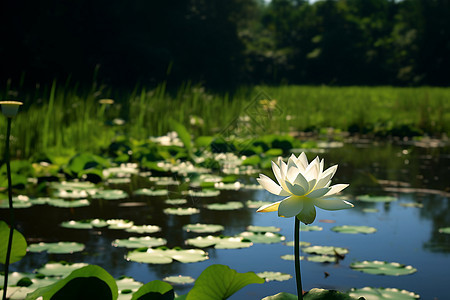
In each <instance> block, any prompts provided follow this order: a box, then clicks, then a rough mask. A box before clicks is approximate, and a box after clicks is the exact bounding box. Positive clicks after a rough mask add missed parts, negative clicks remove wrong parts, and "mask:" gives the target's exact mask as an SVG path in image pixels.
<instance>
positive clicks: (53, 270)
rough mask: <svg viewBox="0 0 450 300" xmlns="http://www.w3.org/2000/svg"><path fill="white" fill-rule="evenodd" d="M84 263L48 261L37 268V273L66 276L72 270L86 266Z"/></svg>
mask: <svg viewBox="0 0 450 300" xmlns="http://www.w3.org/2000/svg"><path fill="white" fill-rule="evenodd" d="M87 265H88V264H86V263H74V264H70V263H65V262H61V263H58V262H49V263H47V264H45V265H44V266H43V267H42V268H40V269H37V270H36V272H37V273H38V274H44V275H45V276H67V275H69V274H70V273H72V271H74V270H77V269H80V268H83V267H86V266H87Z"/></svg>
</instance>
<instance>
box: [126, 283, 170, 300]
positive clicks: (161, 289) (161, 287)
mask: <svg viewBox="0 0 450 300" xmlns="http://www.w3.org/2000/svg"><path fill="white" fill-rule="evenodd" d="M174 298H175V292H174V290H173V288H172V286H171V285H170V284H168V283H167V282H164V281H161V280H153V281H150V282H149V283H147V284H144V285H143V286H141V288H140V289H139V290H137V291H136V292H135V293H134V294H133V297H132V298H131V300H172V299H174Z"/></svg>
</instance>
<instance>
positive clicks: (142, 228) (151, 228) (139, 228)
mask: <svg viewBox="0 0 450 300" xmlns="http://www.w3.org/2000/svg"><path fill="white" fill-rule="evenodd" d="M125 231H126V232H135V233H155V232H158V231H161V227H159V226H156V225H133V226H131V227H129V228H127V229H125Z"/></svg>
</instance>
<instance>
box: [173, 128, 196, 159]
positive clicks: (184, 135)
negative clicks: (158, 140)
mask: <svg viewBox="0 0 450 300" xmlns="http://www.w3.org/2000/svg"><path fill="white" fill-rule="evenodd" d="M170 125H171V127H172V128H173V130H175V131H176V132H177V134H178V137H179V138H180V140H181V141H182V142H183V144H184V147H185V148H186V150H187V151H188V153H189V155H190V156H192V144H191V135H190V134H189V132H188V131H187V130H186V127H184V126H183V125H182V124H181V123H178V122H177V121H175V120H170Z"/></svg>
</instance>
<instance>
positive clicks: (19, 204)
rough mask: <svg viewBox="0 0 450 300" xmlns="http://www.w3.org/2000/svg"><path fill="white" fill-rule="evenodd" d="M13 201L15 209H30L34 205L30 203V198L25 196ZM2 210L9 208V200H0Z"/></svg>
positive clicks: (17, 197)
mask: <svg viewBox="0 0 450 300" xmlns="http://www.w3.org/2000/svg"><path fill="white" fill-rule="evenodd" d="M12 200H13V208H28V207H31V206H33V203H32V202H31V201H30V198H29V197H28V196H25V195H19V196H15V197H13V198H12ZM1 208H6V209H8V208H9V200H8V198H4V199H0V209H1Z"/></svg>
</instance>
